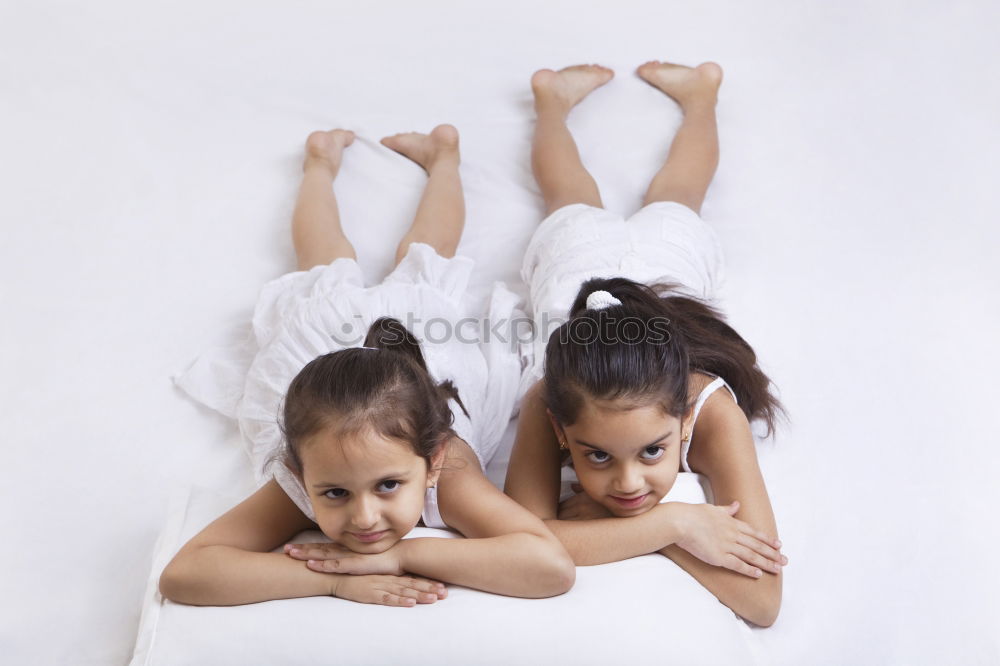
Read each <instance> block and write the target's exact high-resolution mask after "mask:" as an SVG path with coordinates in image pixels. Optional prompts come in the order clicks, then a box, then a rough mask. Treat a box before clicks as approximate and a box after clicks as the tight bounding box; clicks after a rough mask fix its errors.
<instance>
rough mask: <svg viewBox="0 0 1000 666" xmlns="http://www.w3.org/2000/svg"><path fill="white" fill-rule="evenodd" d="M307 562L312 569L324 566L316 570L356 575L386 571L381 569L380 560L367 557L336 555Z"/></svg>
mask: <svg viewBox="0 0 1000 666" xmlns="http://www.w3.org/2000/svg"><path fill="white" fill-rule="evenodd" d="M307 564H308V566H309V568H310V569H315V566H316V565H320V566H323V567H324V568H323V569H315V570H316V571H328V572H335V573H342V574H351V575H354V576H366V575H368V574H384V573H386V572H385V571H380V570H379V567H378V562H375V561H373V560H371V559H368V558H367V557H335V558H330V559H328V560H309V561H308V562H307Z"/></svg>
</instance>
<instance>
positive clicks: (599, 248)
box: [519, 201, 724, 395]
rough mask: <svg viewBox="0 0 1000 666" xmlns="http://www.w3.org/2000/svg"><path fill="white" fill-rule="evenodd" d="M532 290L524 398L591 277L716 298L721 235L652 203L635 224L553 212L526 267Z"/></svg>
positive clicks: (601, 213)
mask: <svg viewBox="0 0 1000 666" xmlns="http://www.w3.org/2000/svg"><path fill="white" fill-rule="evenodd" d="M521 277H522V278H523V279H524V282H525V284H527V285H528V291H529V296H530V300H531V309H532V315H533V321H534V324H535V337H534V344H533V345H532V349H531V350H530V351H529V352H528V353H529V354H530V355H531V356H532V357H533V358H531V359H529V360H528V361H527V364H528V370H527V371H526V372H525V373H524V376H523V377H522V379H521V389H520V391H519V394H520V395H523V394H524V392H525V391H527V390H528V389H529V388H530V387H531V386H532V385H533V384H534V383H535V382H536V381H538V380H539V379H541V377H542V375H543V373H544V371H543V367H542V366H543V362H544V359H545V345H546V343H547V342H548V339H549V335H550V334H551V333H552V332H553V331H555V330H556V328H558V327H559V326H560V325H561V324H563V323H564V322H565V321H566V320H567V319H568V317H569V308H570V306H571V305H572V304H573V299H574V298H576V294H577V292H578V291H579V289H580V285H582V284H583V283H584V282H586V281H587V280H588V279H590V278H595V277H600V278H609V277H624V278H628V279H630V280H634V281H635V282H640V283H643V284H654V283H657V282H672V283H675V284H677V285H679V288H678V289H677V293H679V294H682V295H685V296H693V297H695V298H698V299H700V300H703V301H711V300H713V299H714V298H715V296H716V293H717V291H718V289H719V287H720V286H721V284H722V281H723V279H724V262H723V256H722V248H721V246H720V244H719V240H718V237H717V236H716V234H715V231H714V230H713V229H712V228H711V227H710V226H709V225H708V224H706V223H705V222H704V220H702V219H701V217H699V216H698V214H697V213H695V212H694V211H693V210H691V209H690V208H688V207H687V206H685V205H683V204H680V203H676V202H672V201H659V202H655V203H651V204H649V205H648V206H645V207H644V208H642V209H641V210H640V211H638V212H637V213H636V214H635V215H633V216H632V217H630V218H628V219H625V218H624V217H622V216H621V215H618V214H616V213H612V212H610V211H608V210H605V209H603V208H595V207H593V206H588V205H586V204H571V205H569V206H564V207H562V208H559V209H558V210H555V211H553V212H552V214H551V215H549V216H548V217H547V218H545V219H544V220H543V221H542V223H541V224H540V225H539V227H538V229H536V230H535V234H534V235H533V236H532V238H531V242H530V243H529V244H528V249H527V251H526V252H525V254H524V263H523V264H522V267H521Z"/></svg>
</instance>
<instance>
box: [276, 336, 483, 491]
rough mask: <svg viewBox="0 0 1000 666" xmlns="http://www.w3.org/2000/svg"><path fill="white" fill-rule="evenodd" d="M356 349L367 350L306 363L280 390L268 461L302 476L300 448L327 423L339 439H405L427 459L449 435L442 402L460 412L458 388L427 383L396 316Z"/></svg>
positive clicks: (416, 348) (420, 358)
mask: <svg viewBox="0 0 1000 666" xmlns="http://www.w3.org/2000/svg"><path fill="white" fill-rule="evenodd" d="M364 346H365V347H372V348H374V349H364V348H359V347H352V348H348V349H341V350H339V351H335V352H331V353H329V354H324V355H323V356H320V357H318V358H316V359H313V360H312V361H310V362H309V363H307V364H306V366H305V367H304V368H302V370H301V371H299V374H297V375H296V376H295V379H293V380H292V383H291V385H290V386H289V387H288V393H287V394H286V396H285V405H284V410H283V416H282V418H281V419H280V421H279V426H280V428H281V432H282V434H283V435H284V441H283V442H282V446H281V449H280V450H279V451H278V452H277V454H276V455H275V456H274V458H273V459H274V460H277V461H280V462H282V463H284V464H285V466H286V467H288V469H289V470H291V471H292V472H294V473H295V474H296V475H298V476H300V477H301V476H302V458H301V456H300V451H301V446H302V443H303V442H304V441H305V440H306V439H308V438H309V437H311V436H312V435H314V434H316V433H317V432H319V431H320V430H322V429H324V428H326V427H329V426H330V425H332V424H334V423H336V425H337V432H338V433H339V434H344V435H346V434H354V433H357V432H359V431H362V430H364V429H366V428H371V429H372V430H373V431H374V432H377V433H378V434H379V435H381V436H383V437H388V438H394V439H401V440H405V441H407V442H409V443H410V445H411V446H412V447H413V452H414V453H416V454H417V455H419V456H421V457H422V458H424V459H425V460H427V461H428V462H430V458H431V456H432V455H433V454H434V452H435V451H436V450H437V448H438V447H439V446H440V445H441V444H442V443H443V442H444V441H445V440H446V438H447V437H449V436H454V435H455V431H454V430H452V428H451V426H452V421H453V420H454V416H453V414H452V412H451V409H450V408H449V407H448V399H449V398H453V399H454V400H455V401H456V402H457V403H458V404H459V406H460V407H461V408H462V411H465V406H464V405H463V404H462V401H461V399H460V398H459V397H458V391H457V390H456V389H455V386H454V385H453V384H452V383H451V382H450V381H444V382H441V383H437V384H436V383H434V380H433V379H432V378H431V376H430V374H429V373H428V371H427V364H426V362H425V361H424V355H423V353H421V351H420V342H419V341H418V340H417V339H416V338H415V337H414V336H413V334H412V333H410V332H409V331H408V330H407V329H406V327H405V326H403V324H402V323H401V322H400V321H399V320H398V319H393V318H391V317H382V318H380V319H378V320H376V321H375V322H374V323H373V324H372V325H371V326H370V327H369V329H368V334H367V335H366V336H365V341H364ZM466 415H468V412H466Z"/></svg>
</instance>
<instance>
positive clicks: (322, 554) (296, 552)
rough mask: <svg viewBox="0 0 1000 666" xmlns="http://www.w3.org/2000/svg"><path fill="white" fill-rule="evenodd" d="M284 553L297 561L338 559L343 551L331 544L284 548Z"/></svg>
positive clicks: (306, 544) (310, 544) (294, 545)
mask: <svg viewBox="0 0 1000 666" xmlns="http://www.w3.org/2000/svg"><path fill="white" fill-rule="evenodd" d="M285 548H286V551H285V552H286V553H287V554H288V555H290V556H291V557H294V558H295V559H297V560H324V559H327V558H330V557H340V556H341V555H343V554H344V552H345V551H344V549H343V548H341V547H340V546H335V545H334V544H332V543H304V544H291V546H290V547H289V546H286V547H285Z"/></svg>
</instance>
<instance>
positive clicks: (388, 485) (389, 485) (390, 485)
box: [377, 479, 402, 493]
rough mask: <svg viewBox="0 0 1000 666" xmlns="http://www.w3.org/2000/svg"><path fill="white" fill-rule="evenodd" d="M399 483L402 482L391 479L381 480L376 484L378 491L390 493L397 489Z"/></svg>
mask: <svg viewBox="0 0 1000 666" xmlns="http://www.w3.org/2000/svg"><path fill="white" fill-rule="evenodd" d="M401 485H402V484H401V483H400V482H399V481H396V480H395V479H393V480H390V481H383V482H382V483H380V484H378V488H377V489H378V491H379V492H380V493H391V492H393V491H395V490H398V489H399V486H401Z"/></svg>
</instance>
